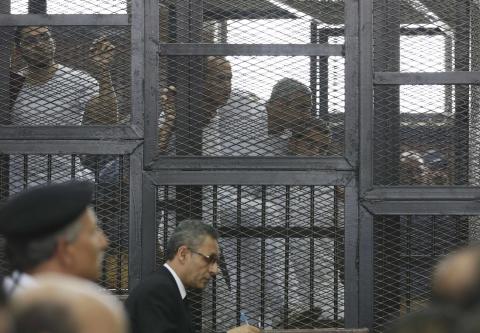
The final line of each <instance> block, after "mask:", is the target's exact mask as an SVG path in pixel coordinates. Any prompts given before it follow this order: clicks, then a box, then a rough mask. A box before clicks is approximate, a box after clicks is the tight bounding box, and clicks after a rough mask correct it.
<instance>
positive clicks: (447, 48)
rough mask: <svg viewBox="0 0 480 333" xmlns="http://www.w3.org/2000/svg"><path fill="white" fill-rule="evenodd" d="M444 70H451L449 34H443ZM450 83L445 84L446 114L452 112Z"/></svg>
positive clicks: (450, 40)
mask: <svg viewBox="0 0 480 333" xmlns="http://www.w3.org/2000/svg"><path fill="white" fill-rule="evenodd" d="M444 38H445V47H444V50H445V71H446V72H450V71H452V70H453V66H452V65H453V63H452V62H453V59H452V50H453V43H452V37H450V36H449V35H445V36H444ZM452 90H453V89H452V85H451V84H447V85H445V112H446V113H447V114H452V113H453V110H452V108H453V103H452Z"/></svg>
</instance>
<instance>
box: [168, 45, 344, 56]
mask: <svg viewBox="0 0 480 333" xmlns="http://www.w3.org/2000/svg"><path fill="white" fill-rule="evenodd" d="M159 53H160V55H162V56H174V55H175V56H194V55H200V56H201V55H216V56H227V55H231V56H343V55H344V54H345V51H344V47H343V45H337V44H279V45H276V44H193V43H192V44H180V43H174V44H173V43H172V44H160V45H159Z"/></svg>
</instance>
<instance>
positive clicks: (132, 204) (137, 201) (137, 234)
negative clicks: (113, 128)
mask: <svg viewBox="0 0 480 333" xmlns="http://www.w3.org/2000/svg"><path fill="white" fill-rule="evenodd" d="M135 1H138V0H135ZM142 162H143V149H142V147H139V148H137V149H135V151H134V152H133V153H132V154H131V155H130V161H129V166H130V170H129V175H128V179H129V197H128V199H129V205H128V206H129V209H128V213H129V216H128V288H129V290H132V289H133V288H135V286H136V285H137V284H138V283H139V282H140V279H141V277H142V255H143V254H142V248H143V246H144V245H143V244H142V221H143V209H144V207H143V204H142V188H143V179H142V168H143V164H142ZM153 215H155V214H153ZM150 223H151V222H150ZM153 223H154V222H153ZM139 244H141V246H139Z"/></svg>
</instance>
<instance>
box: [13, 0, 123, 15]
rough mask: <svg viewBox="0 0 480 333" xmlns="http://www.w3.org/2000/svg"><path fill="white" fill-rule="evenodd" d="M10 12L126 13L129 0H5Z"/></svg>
mask: <svg viewBox="0 0 480 333" xmlns="http://www.w3.org/2000/svg"><path fill="white" fill-rule="evenodd" d="M7 1H10V8H11V9H10V13H11V14H28V13H39V14H40V13H44V14H69V15H72V14H126V12H127V6H129V4H130V0H107V1H105V0H87V1H68V2H66V1H61V0H33V1H32V0H30V1H22V0H7Z"/></svg>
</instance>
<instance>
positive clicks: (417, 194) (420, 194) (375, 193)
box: [364, 186, 480, 201]
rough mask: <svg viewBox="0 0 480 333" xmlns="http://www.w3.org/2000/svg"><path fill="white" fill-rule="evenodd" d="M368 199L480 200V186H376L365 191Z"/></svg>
mask: <svg viewBox="0 0 480 333" xmlns="http://www.w3.org/2000/svg"><path fill="white" fill-rule="evenodd" d="M364 199H366V200H390V201H394V200H396V201H402V200H409V201H412V200H445V201H454V200H480V188H478V187H477V188H474V187H448V186H435V187H433V186H423V187H406V186H405V187H389V188H375V189H373V190H370V191H368V192H366V193H365V197H364Z"/></svg>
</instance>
